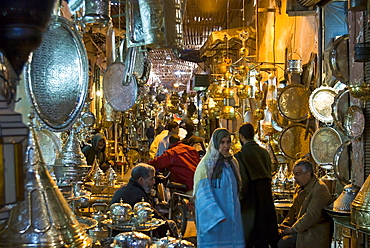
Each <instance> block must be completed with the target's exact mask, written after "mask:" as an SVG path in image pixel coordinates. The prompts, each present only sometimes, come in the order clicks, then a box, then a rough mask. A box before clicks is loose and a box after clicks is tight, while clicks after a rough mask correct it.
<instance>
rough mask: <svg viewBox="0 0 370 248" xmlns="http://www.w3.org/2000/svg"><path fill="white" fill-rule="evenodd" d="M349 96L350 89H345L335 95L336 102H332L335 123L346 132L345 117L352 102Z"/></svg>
mask: <svg viewBox="0 0 370 248" xmlns="http://www.w3.org/2000/svg"><path fill="white" fill-rule="evenodd" d="M349 97H350V94H349V90H343V91H341V92H339V93H338V94H337V95H336V96H335V97H334V103H333V104H332V116H333V119H334V124H335V125H336V126H337V127H339V128H340V130H342V131H343V132H346V129H345V128H344V119H345V117H346V115H347V111H348V108H349V104H350V102H349V101H350V98H349Z"/></svg>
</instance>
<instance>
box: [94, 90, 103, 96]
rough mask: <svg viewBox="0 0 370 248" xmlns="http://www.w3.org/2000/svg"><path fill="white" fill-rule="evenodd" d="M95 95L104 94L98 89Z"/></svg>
mask: <svg viewBox="0 0 370 248" xmlns="http://www.w3.org/2000/svg"><path fill="white" fill-rule="evenodd" d="M95 95H96V96H102V95H103V94H102V92H101V91H100V90H98V91H96V93H95Z"/></svg>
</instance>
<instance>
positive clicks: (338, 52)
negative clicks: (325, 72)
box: [329, 34, 349, 84]
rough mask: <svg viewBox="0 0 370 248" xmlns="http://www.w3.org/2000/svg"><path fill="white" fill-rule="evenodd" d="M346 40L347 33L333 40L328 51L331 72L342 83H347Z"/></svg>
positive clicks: (347, 59)
mask: <svg viewBox="0 0 370 248" xmlns="http://www.w3.org/2000/svg"><path fill="white" fill-rule="evenodd" d="M348 41H349V35H348V34H345V35H343V36H340V37H339V38H338V39H336V40H335V41H334V42H333V44H332V46H331V49H330V53H329V66H330V69H331V71H332V74H333V76H334V77H335V78H336V79H338V80H339V81H341V82H342V83H344V84H348V81H349V71H348V70H349V69H348V68H349V65H348V63H349V58H348V54H349V53H348Z"/></svg>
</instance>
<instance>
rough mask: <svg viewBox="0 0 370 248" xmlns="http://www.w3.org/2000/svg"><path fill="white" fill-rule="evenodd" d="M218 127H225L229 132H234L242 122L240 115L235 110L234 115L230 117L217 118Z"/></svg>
mask: <svg viewBox="0 0 370 248" xmlns="http://www.w3.org/2000/svg"><path fill="white" fill-rule="evenodd" d="M219 124H220V127H223V128H226V129H227V130H228V131H229V132H230V133H236V132H237V131H238V130H239V127H240V125H241V124H243V118H242V115H241V114H240V113H239V112H238V111H235V116H234V118H232V119H223V118H220V119H219Z"/></svg>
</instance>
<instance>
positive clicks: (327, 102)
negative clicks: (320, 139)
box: [309, 86, 338, 123]
mask: <svg viewBox="0 0 370 248" xmlns="http://www.w3.org/2000/svg"><path fill="white" fill-rule="evenodd" d="M337 93H338V92H337V90H335V89H334V88H331V87H327V86H321V87H319V88H317V89H315V90H314V91H313V92H312V94H311V95H310V99H309V107H310V110H311V113H312V115H313V116H314V117H315V118H316V119H317V120H319V121H321V122H324V123H333V122H334V118H333V115H332V104H333V103H334V98H335V96H336V95H337Z"/></svg>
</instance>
